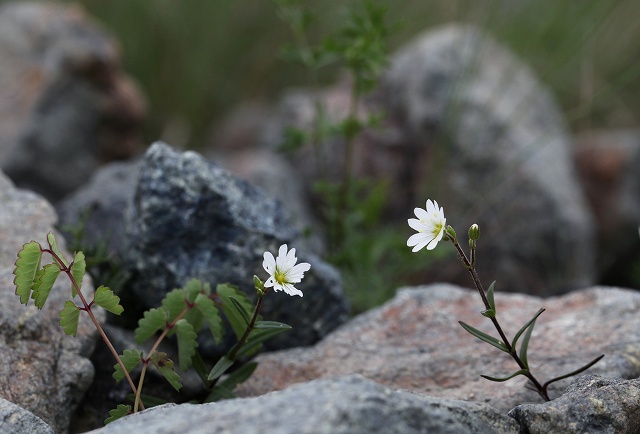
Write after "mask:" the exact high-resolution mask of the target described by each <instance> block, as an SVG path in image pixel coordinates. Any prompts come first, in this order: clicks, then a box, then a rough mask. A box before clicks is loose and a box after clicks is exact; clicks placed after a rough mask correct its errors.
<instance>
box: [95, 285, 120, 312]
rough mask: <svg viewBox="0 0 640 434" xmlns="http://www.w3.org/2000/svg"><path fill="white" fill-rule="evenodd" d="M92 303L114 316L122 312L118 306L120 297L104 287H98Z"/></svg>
mask: <svg viewBox="0 0 640 434" xmlns="http://www.w3.org/2000/svg"><path fill="white" fill-rule="evenodd" d="M93 301H94V302H95V303H96V304H97V305H98V306H100V307H101V308H103V309H104V310H107V311H109V312H111V313H113V314H115V315H120V314H121V313H122V312H123V311H124V308H123V307H122V306H120V297H118V296H117V295H115V294H114V293H113V291H112V290H110V289H109V288H107V287H106V286H100V287H99V288H98V289H96V293H95V295H94V297H93Z"/></svg>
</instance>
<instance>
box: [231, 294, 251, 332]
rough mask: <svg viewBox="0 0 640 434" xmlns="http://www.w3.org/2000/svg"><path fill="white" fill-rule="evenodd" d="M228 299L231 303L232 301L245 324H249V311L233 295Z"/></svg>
mask: <svg viewBox="0 0 640 434" xmlns="http://www.w3.org/2000/svg"><path fill="white" fill-rule="evenodd" d="M229 300H231V303H233V307H235V308H236V310H237V311H238V313H239V314H240V316H241V317H242V319H243V320H244V322H245V325H249V322H250V321H251V315H250V314H249V312H247V310H246V309H245V307H244V306H243V305H242V303H240V301H239V300H236V299H235V298H234V297H229Z"/></svg>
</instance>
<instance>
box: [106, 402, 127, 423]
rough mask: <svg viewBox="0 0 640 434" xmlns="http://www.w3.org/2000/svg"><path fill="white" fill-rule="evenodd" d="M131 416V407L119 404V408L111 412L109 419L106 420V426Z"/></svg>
mask: <svg viewBox="0 0 640 434" xmlns="http://www.w3.org/2000/svg"><path fill="white" fill-rule="evenodd" d="M129 414H131V406H130V405H124V404H118V407H116V408H114V409H113V410H109V417H108V418H106V419H105V420H104V424H105V425H106V424H108V423H110V422H113V421H114V420H116V419H120V418H121V417H125V416H127V415H129Z"/></svg>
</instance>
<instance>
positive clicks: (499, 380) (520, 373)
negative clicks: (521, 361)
mask: <svg viewBox="0 0 640 434" xmlns="http://www.w3.org/2000/svg"><path fill="white" fill-rule="evenodd" d="M527 372H529V370H528V369H520V370H519V371H517V372H514V373H513V374H511V375H509V376H508V377H503V378H498V377H489V376H488V375H481V377H482V378H485V379H487V380H489V381H495V382H497V383H501V382H503V381H507V380H511V379H512V378H513V377H516V376H518V375H524V374H526V373H527Z"/></svg>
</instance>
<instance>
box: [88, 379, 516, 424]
mask: <svg viewBox="0 0 640 434" xmlns="http://www.w3.org/2000/svg"><path fill="white" fill-rule="evenodd" d="M131 432H155V433H159V434H161V433H167V434H168V433H176V432H180V433H185V434H200V433H203V434H204V433H211V432H216V433H227V434H231V433H243V434H252V433H255V434H258V433H265V432H268V433H271V434H305V433H308V434H311V433H313V434H323V433H326V434H341V433H344V434H347V433H348V434H359V433H362V434H365V433H366V434H369V433H384V434H393V433H397V434H411V433H427V432H437V433H442V434H457V433H459V434H463V433H464V434H467V433H478V434H485V433H486V434H490V433H500V434H509V433H513V434H516V433H518V432H519V427H518V424H517V423H516V422H515V421H514V420H513V419H510V418H509V417H507V416H505V415H501V414H499V413H497V412H496V411H495V410H493V409H492V408H490V407H489V406H487V405H485V404H479V403H469V402H464V401H455V400H449V399H438V398H432V397H428V396H421V395H417V394H414V393H409V392H402V391H396V390H392V389H389V388H386V387H384V386H381V385H379V384H377V383H374V382H372V381H368V380H366V379H365V378H363V377H361V376H353V377H346V378H338V379H333V380H322V381H313V382H310V383H306V384H301V385H297V386H293V387H291V388H289V389H287V390H283V391H280V392H274V393H270V394H268V395H265V396H260V397H257V398H245V399H235V400H231V401H222V402H219V403H213V404H202V405H191V404H182V405H164V406H162V407H156V408H153V409H150V410H147V411H144V412H141V413H138V414H135V415H131V416H128V417H126V418H123V419H119V420H117V421H115V422H112V423H111V424H109V425H107V426H105V427H104V428H102V429H98V430H95V431H91V433H92V434H118V433H131Z"/></svg>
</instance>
